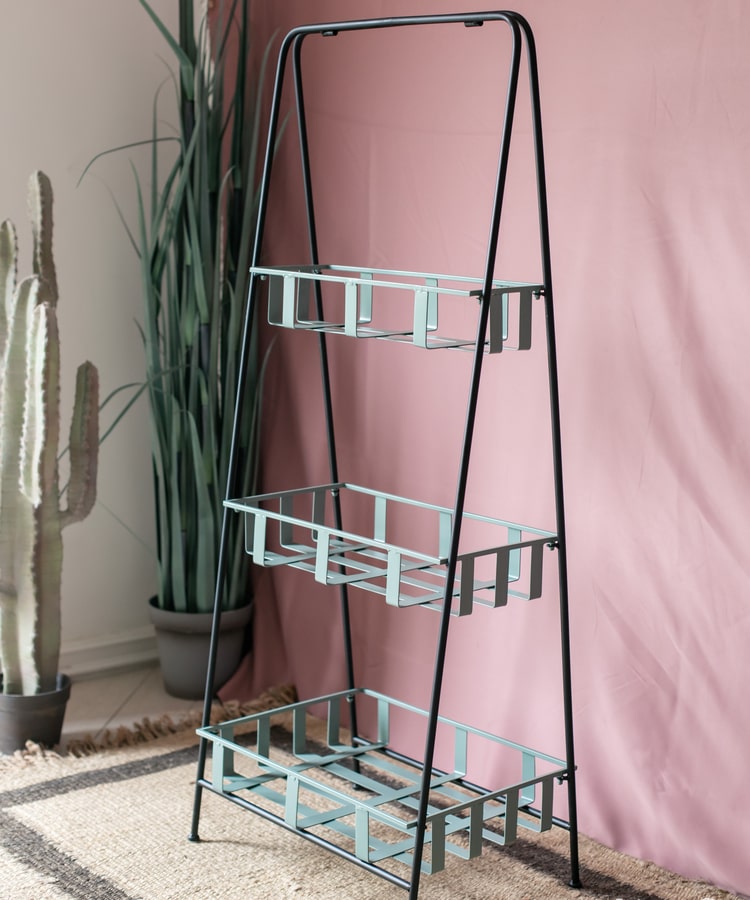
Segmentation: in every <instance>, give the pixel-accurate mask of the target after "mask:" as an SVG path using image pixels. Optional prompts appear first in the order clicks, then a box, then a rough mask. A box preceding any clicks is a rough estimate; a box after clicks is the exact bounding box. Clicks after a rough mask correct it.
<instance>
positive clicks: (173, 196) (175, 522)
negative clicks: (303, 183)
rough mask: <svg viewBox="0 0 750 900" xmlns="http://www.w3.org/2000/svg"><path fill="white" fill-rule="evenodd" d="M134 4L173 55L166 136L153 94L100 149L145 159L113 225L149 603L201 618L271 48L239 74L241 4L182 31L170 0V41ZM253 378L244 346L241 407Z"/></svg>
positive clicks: (228, 604)
mask: <svg viewBox="0 0 750 900" xmlns="http://www.w3.org/2000/svg"><path fill="white" fill-rule="evenodd" d="M139 2H140V3H141V5H142V6H143V8H144V10H145V11H146V13H147V14H148V15H149V16H150V18H151V20H152V22H153V23H154V24H155V26H156V27H157V28H158V30H159V32H160V33H161V35H162V36H163V38H164V40H165V42H166V43H167V45H168V47H169V49H170V52H171V55H172V58H173V62H174V65H173V66H170V72H171V77H170V78H169V79H168V80H167V82H166V83H167V84H170V83H171V84H173V85H174V88H175V92H176V95H177V109H178V118H179V123H178V128H177V132H176V135H175V132H174V130H172V129H170V127H169V126H168V125H164V124H163V122H162V120H161V118H160V115H159V100H160V93H157V96H156V100H155V103H154V112H153V130H152V135H151V137H150V138H149V139H148V140H145V141H138V142H134V143H133V144H129V145H127V147H119V148H114V149H113V150H108V151H105V152H106V153H107V154H110V153H118V152H122V151H123V150H126V149H127V150H133V149H134V148H137V147H140V148H144V147H146V148H149V149H150V155H151V168H150V173H149V184H148V186H145V185H146V182H145V179H142V178H140V177H139V176H138V174H137V173H136V174H135V180H136V190H137V198H138V210H139V221H138V225H137V227H136V228H132V227H129V226H128V224H127V223H126V222H125V217H124V216H121V218H122V219H123V222H124V223H125V227H126V228H127V230H128V233H129V235H130V238H131V242H132V243H133V245H134V247H135V249H136V252H137V254H138V257H139V260H140V270H141V284H142V293H143V301H144V308H143V317H142V321H141V325H140V327H141V335H142V339H143V345H144V349H145V356H146V389H147V393H148V397H149V409H150V419H151V434H152V459H153V469H154V488H155V506H156V526H157V528H156V539H157V548H156V549H157V562H158V605H159V607H160V608H162V609H168V610H176V611H180V612H209V611H210V610H211V609H212V608H213V599H214V590H215V582H216V577H217V556H218V546H219V538H220V530H221V523H222V518H223V500H224V494H225V490H226V482H227V472H228V468H229V453H230V439H231V425H232V418H233V412H234V404H235V396H236V388H237V385H236V381H237V369H238V364H239V354H240V343H241V337H242V325H243V318H244V309H245V302H246V296H247V280H248V276H247V269H248V266H249V255H250V252H251V250H252V240H253V237H254V232H255V222H256V210H257V199H258V198H257V183H258V179H257V175H256V170H257V163H258V158H257V155H258V149H259V133H260V132H259V126H260V120H259V109H260V96H261V92H262V88H263V73H264V71H265V69H266V64H267V56H268V52H269V50H270V46H269V47H266V48H265V49H264V52H263V53H262V54H261V58H260V59H259V60H257V64H255V65H253V66H251V62H250V60H251V52H250V51H251V46H250V28H249V22H248V12H247V3H246V2H244V0H243V2H242V3H239V2H238V0H231V2H227V3H218V4H215V6H216V9H215V10H214V12H213V14H212V17H211V23H210V25H211V27H210V28H209V22H208V21H207V20H206V19H205V18H204V19H203V20H202V21H200V22H194V18H193V0H179V35H178V36H175V35H173V34H172V33H171V32H170V30H169V29H168V27H167V26H166V25H165V24H164V23H163V22H162V20H161V19H160V18H159V17H158V16H157V14H156V13H155V11H154V10H153V9H152V7H151V6H150V5H149V4H148V3H147V2H146V0H139ZM254 72H255V73H256V75H255V77H254V74H253V73H254ZM251 80H252V81H254V85H253V89H252V90H250V82H251ZM102 155H104V154H99V155H98V156H97V157H95V159H98V158H99V157H100V156H102ZM92 162H93V161H92ZM90 165H91V164H89V166H90ZM87 168H88V167H87ZM134 171H135V170H134ZM84 174H85V173H84ZM253 333H255V329H253ZM260 369H262V366H259V364H258V362H257V348H256V347H253V348H252V350H251V357H250V365H249V366H248V371H249V378H250V379H251V381H252V383H251V384H249V385H248V386H247V388H246V396H248V397H250V398H259V390H258V384H259V381H260V379H261V374H262V373H261V371H260ZM255 411H256V414H255V416H254V417H247V423H246V428H245V431H244V433H243V434H242V436H241V442H242V448H241V453H240V459H241V471H240V473H239V482H240V491H241V492H242V493H250V492H251V485H252V484H253V483H254V480H255V477H256V468H257V458H258V452H257V420H258V415H259V411H258V406H257V403H256V406H255ZM240 524H241V522H240V519H239V517H234V516H232V517H230V521H229V527H230V535H229V543H228V547H229V551H230V552H229V554H228V565H227V566H226V567H225V568H226V574H225V581H224V584H223V586H222V597H223V603H224V608H225V609H231V608H237V607H238V606H241V605H244V604H245V603H247V602H248V601H249V600H250V599H251V585H250V576H249V571H248V567H247V566H246V561H245V555H244V553H243V552H242V548H241V540H242V534H241V532H240V529H239V526H240Z"/></svg>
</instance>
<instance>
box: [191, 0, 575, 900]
mask: <svg viewBox="0 0 750 900" xmlns="http://www.w3.org/2000/svg"><path fill="white" fill-rule="evenodd" d="M493 21H497V22H502V23H505V24H506V25H507V26H508V27H509V29H510V32H511V38H512V52H511V61H510V67H509V76H508V86H507V93H506V105H505V112H504V122H503V131H502V138H501V146H500V154H499V163H498V170H497V179H496V187H495V198H494V205H493V212H492V224H491V228H490V235H489V240H488V247H487V256H486V265H485V273H484V282H483V289H482V293H481V295H480V300H481V303H480V314H479V321H478V326H477V339H476V347H475V352H474V360H473V368H472V375H471V382H470V388H469V397H468V401H467V411H466V420H465V426H464V438H463V447H462V453H461V461H460V466H459V474H458V483H457V489H456V497H455V505H454V517H453V522H454V527H453V535H452V541H451V551H450V558H449V563H448V573H447V577H446V581H445V583H446V595H445V598H444V604H443V610H442V612H441V622H440V629H439V635H438V641H437V647H436V652H435V668H434V672H433V681H432V696H431V702H430V709H429V717H428V728H427V736H426V740H425V752H424V759H423V761H422V762H420V763H419V765H421V766H422V769H423V781H422V790H421V795H420V804H419V810H418V815H417V830H416V838H415V846H414V854H413V865H412V873H411V880H410V881H406V880H404V879H402V878H399V877H398V876H396V875H393V874H392V873H390V872H388V871H386V870H385V869H382V868H380V867H378V866H375V865H372V864H370V863H366V862H364V861H362V860H360V859H359V858H357V857H356V856H354V855H353V854H351V853H349V852H348V851H346V850H344V849H343V848H341V847H338V846H337V845H335V844H332V843H330V842H328V841H326V840H325V839H322V838H320V837H318V836H317V835H314V834H310V833H306V832H300V831H297V830H295V829H294V828H290V826H288V825H286V824H285V822H284V821H283V819H281V818H279V817H277V816H274V815H273V814H272V813H269V812H267V811H266V810H264V809H262V808H260V807H258V806H256V805H254V804H252V803H250V802H248V801H245V800H243V799H241V798H237V797H232V798H231V799H233V800H234V801H235V802H237V803H239V805H241V806H243V807H245V808H247V809H250V810H252V811H254V812H256V813H257V814H259V815H261V816H263V817H264V818H266V819H270V820H271V821H274V822H276V823H277V824H280V825H282V826H283V827H285V828H287V829H289V830H292V831H295V833H297V834H300V835H301V836H302V837H305V838H307V839H308V840H311V841H312V842H313V843H315V844H317V845H320V846H323V847H326V848H327V849H329V850H331V851H333V852H334V853H336V854H338V855H339V856H342V857H343V858H345V859H348V860H350V861H352V862H354V863H355V864H357V865H359V866H361V867H362V868H364V869H366V870H368V871H371V872H374V873H375V874H377V875H379V876H380V877H383V878H385V879H387V880H389V881H390V882H392V883H393V884H397V885H399V886H401V887H403V888H406V889H407V890H408V891H409V897H410V898H411V900H416V898H417V897H418V892H419V882H420V875H421V865H422V857H423V852H424V837H425V827H426V817H427V812H428V804H429V784H430V774H431V773H432V772H434V771H435V770H434V768H433V761H434V744H435V739H436V736H437V723H438V715H439V708H440V697H441V691H442V682H443V673H444V665H445V656H446V649H447V640H448V631H449V624H450V618H451V616H450V608H451V602H450V590H451V587H450V586H451V585H452V584H453V580H454V577H455V574H456V558H457V555H458V547H459V539H460V530H461V521H462V514H463V510H464V499H465V493H466V486H467V480H468V471H469V458H470V454H471V445H472V440H473V433H474V422H475V416H476V406H477V399H478V393H479V383H480V377H481V370H482V362H483V358H484V353H483V347H484V343H485V335H486V332H487V323H488V316H489V297H490V293H491V289H492V280H493V273H494V267H495V260H496V253H497V244H498V238H499V229H500V219H501V212H502V204H503V196H504V190H505V183H506V177H507V171H508V160H509V153H510V139H511V131H512V125H513V116H514V111H515V103H516V97H517V92H518V82H519V72H520V64H521V58H522V53H523V49H524V46H525V50H526V58H527V63H528V76H529V90H530V95H531V97H530V99H531V112H532V126H533V137H534V149H535V164H536V182H537V198H538V216H539V238H540V246H541V255H542V272H543V284H544V290H543V291H542V292H541V293H542V294H543V302H544V308H545V320H546V334H547V363H548V371H549V402H550V417H551V426H552V451H553V466H554V491H555V505H556V519H557V522H556V527H557V540H556V541H555V544H554V548H553V549H555V550H556V552H557V553H558V555H559V559H558V572H559V605H560V637H561V662H562V687H563V707H564V708H563V713H564V727H565V746H566V765H567V775H566V782H567V793H568V821H563V820H561V819H558V818H556V819H555V820H554V823H555V824H556V825H558V826H561V827H564V828H567V829H568V830H569V833H570V881H569V884H570V885H571V887H580V885H581V881H580V870H579V857H578V834H577V802H576V786H575V774H576V766H575V751H574V741H573V706H572V690H571V653H570V621H569V605H568V586H567V550H566V536H565V512H564V496H563V473H562V451H561V429H560V404H559V390H558V376H557V349H556V338H555V326H554V311H553V298H552V267H551V258H550V242H549V222H548V213H547V188H546V178H545V170H544V151H543V141H542V124H541V104H540V95H539V78H538V70H537V57H536V47H535V42H534V36H533V33H532V31H531V28H530V26H529V24H528V22H527V21H526V20H525V19H524V18H523V16H521V15H519V14H518V13H515V12H509V11H487V12H480V13H471V14H469V13H457V14H450V15H432V16H404V17H396V18H383V19H362V20H356V21H344V22H335V23H326V24H318V25H308V26H303V27H299V28H295V29H293V30H292V31H290V32H289V33H288V34H287V35H286V37H285V38H284V40H283V42H282V45H281V49H280V52H279V58H278V65H277V70H276V79H275V85H274V91H273V100H272V104H271V111H270V122H269V130H268V140H267V145H266V157H265V163H264V167H263V173H262V179H261V186H260V198H259V207H258V225H257V232H256V238H255V244H254V248H253V254H252V262H251V265H252V266H257V265H258V262H259V259H260V251H261V246H262V241H263V233H264V228H265V220H266V212H267V206H268V192H269V185H270V179H271V168H272V164H273V158H274V148H275V145H276V140H277V135H278V129H279V119H280V106H281V92H282V86H283V81H284V74H285V72H286V68H287V64H288V57H289V53H290V50H291V51H292V54H293V75H294V86H295V96H296V112H297V121H298V128H299V141H300V152H301V158H302V170H303V180H304V192H305V204H306V211H307V223H308V239H309V252H310V262H311V263H312V264H313V265H316V264H319V263H320V260H319V258H318V245H317V231H316V223H315V212H314V203H313V191H312V182H311V176H310V157H309V146H308V139H307V127H306V119H305V105H304V95H303V86H302V74H301V49H302V44H303V41H304V40H305V39H306V38H307V37H309V36H310V35H321V36H323V37H334V36H336V35H338V34H340V33H343V32H348V31H362V30H368V29H385V28H392V27H406V26H414V25H437V24H451V23H454V24H463V25H464V26H466V27H475V26H482V25H484V24H485V23H486V22H493ZM257 281H258V278H257V276H256V275H255V274H253V275H252V277H251V280H250V285H249V291H248V303H247V309H246V314H245V322H244V334H243V341H242V351H241V357H240V364H239V389H238V391H237V401H236V407H235V411H234V425H233V439H232V449H231V455H230V464H229V476H228V480H227V491H226V498H227V499H230V498H232V497H234V496H236V491H235V485H236V481H237V470H238V459H237V455H238V452H239V446H238V444H239V442H238V436H239V433H240V423H241V417H242V415H243V412H244V408H245V397H244V390H245V384H246V381H247V379H246V374H247V368H248V356H249V353H248V348H249V345H250V335H251V331H252V328H253V325H254V321H255V304H256V293H257ZM315 290H316V304H317V307H318V315H319V318H321V319H322V318H323V315H322V298H321V293H320V283H319V282H316V283H315ZM318 339H319V352H320V366H321V378H322V385H323V395H324V405H325V419H326V431H327V437H328V448H329V465H330V471H331V481H332V482H338V481H339V477H338V462H337V456H336V441H335V434H334V424H333V411H332V401H331V386H330V377H329V368H328V354H327V348H326V337H325V335H324V334H322V333H319V335H318ZM228 515H229V513H228V511H227V510H225V512H224V522H223V527H222V535H221V544H220V550H219V561H218V566H219V573H221V571H222V570H223V566H224V564H225V559H226V556H227V552H228V546H227V544H228V538H227V531H228V529H227V526H226V522H227V516H228ZM336 516H337V518H339V517H340V511H339V510H338V508H337V509H336ZM336 524H337V527H338V526H340V522H339V521H337V523H336ZM221 591H222V579H221V577H220V575H219V577H218V578H217V582H216V594H215V598H214V614H213V628H212V633H211V645H210V653H209V664H208V674H207V679H206V693H205V700H204V708H203V726H204V727H205V726H207V725H208V724H209V721H210V712H211V704H212V700H213V697H214V672H215V666H216V654H217V644H218V634H219V625H220V620H221V600H222V598H221ZM340 591H341V601H340V602H341V617H342V628H343V638H344V652H345V660H346V675H347V681H348V685H347V686H348V688H350V689H354V688H355V679H354V658H353V650H352V639H351V628H350V617H349V600H348V596H347V590H346V585H342V586H341V587H340ZM350 713H351V720H350V721H351V731H352V736H353V740H354V741H355V742H356V741H357V740H358V732H357V721H356V709H355V706H354V704H353V703H351V704H350ZM391 753H392V755H393V756H394V757H399V754H396V753H393V752H392V751H391ZM206 756H207V741H206V740H205V739H204V738H202V739H201V742H200V747H199V752H198V771H197V779H196V789H195V801H194V806H193V818H192V827H191V832H190V840H194V841H198V840H199V836H198V825H199V819H200V806H201V798H202V791H203V789H204V788H207V789H209V790H210V789H211V783H210V781H208V780H207V779H206V778H205V766H206ZM412 762H413V761H412ZM530 811H531V813H532V814H534V810H530Z"/></svg>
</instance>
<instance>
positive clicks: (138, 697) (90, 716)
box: [61, 665, 203, 749]
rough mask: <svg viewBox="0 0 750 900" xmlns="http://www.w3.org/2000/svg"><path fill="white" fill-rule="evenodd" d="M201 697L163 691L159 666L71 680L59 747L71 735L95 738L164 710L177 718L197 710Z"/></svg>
mask: <svg viewBox="0 0 750 900" xmlns="http://www.w3.org/2000/svg"><path fill="white" fill-rule="evenodd" d="M202 707H203V703H202V701H200V700H179V699H177V698H176V697H171V696H170V695H169V694H167V692H166V691H165V690H164V685H163V683H162V677H161V671H160V669H159V667H158V665H153V666H149V667H147V668H141V669H131V670H128V671H125V672H121V673H117V674H111V675H103V676H101V677H99V678H85V679H82V680H80V681H74V682H73V686H72V690H71V693H70V700H69V701H68V706H67V709H66V712H65V722H64V725H63V736H62V742H61V749H64V748H65V746H66V744H67V742H68V741H69V740H70V739H71V738H82V737H85V736H87V735H90V736H91V737H93V738H94V739H96V738H97V737H98V736H100V735H101V734H102V733H103V732H104V731H105V730H106V729H107V728H110V729H111V728H117V727H118V726H120V725H125V726H127V727H130V726H132V725H133V723H134V722H140V721H141V720H142V719H144V718H145V717H147V716H148V717H150V718H156V717H158V716H161V715H163V714H165V713H167V714H169V715H171V716H172V717H173V718H179V716H180V715H184V714H185V713H187V712H191V711H193V710H200V709H202Z"/></svg>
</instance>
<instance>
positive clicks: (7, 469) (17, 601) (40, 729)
mask: <svg viewBox="0 0 750 900" xmlns="http://www.w3.org/2000/svg"><path fill="white" fill-rule="evenodd" d="M29 208H30V212H31V220H32V231H33V238H34V256H33V259H34V274H33V275H31V276H29V277H27V278H24V279H23V280H22V281H20V282H18V281H17V267H18V262H17V240H16V232H15V229H14V227H13V225H12V223H11V222H10V221H9V220H6V221H5V222H3V223H2V225H0V669H1V671H2V678H1V688H2V689H1V690H0V752H3V753H9V752H12V751H13V750H16V749H19V748H22V747H23V746H25V744H26V741H28V740H31V741H35V742H37V743H40V744H44V745H48V746H52V745H54V744H56V743H57V742H58V741H59V740H60V733H61V729H62V723H63V719H64V715H65V706H66V703H67V700H68V697H69V695H70V679H69V678H68V677H67V676H65V675H61V674H60V673H59V672H58V664H59V657H60V587H61V575H62V550H63V547H62V529H63V528H64V527H65V526H66V525H69V524H71V523H72V522H79V521H81V520H82V519H84V518H85V517H86V516H87V515H88V514H89V512H90V511H91V508H92V507H93V505H94V501H95V499H96V473H97V462H98V448H99V411H98V394H99V381H98V373H97V370H96V368H95V367H94V366H93V365H92V364H91V363H90V362H85V363H83V364H82V365H81V366H79V368H78V373H77V377H76V389H75V400H74V406H73V418H72V423H71V427H70V442H69V446H68V455H69V465H70V472H69V475H68V480H67V485H64V486H62V487H61V481H60V468H59V438H60V348H59V339H58V329H57V311H56V308H57V299H58V297H57V278H56V274H55V265H54V261H53V257H52V188H51V185H50V182H49V179H48V178H47V176H46V175H44V174H43V173H42V172H35V173H34V174H33V175H32V176H31V179H30V184H29ZM61 504H62V505H61Z"/></svg>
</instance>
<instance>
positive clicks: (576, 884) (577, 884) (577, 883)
mask: <svg viewBox="0 0 750 900" xmlns="http://www.w3.org/2000/svg"><path fill="white" fill-rule="evenodd" d="M568 887H572V888H582V887H583V882H582V881H581V879H580V878H571V879H570V881H569V882H568Z"/></svg>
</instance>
